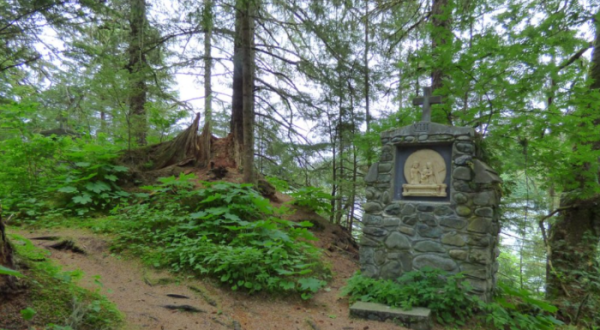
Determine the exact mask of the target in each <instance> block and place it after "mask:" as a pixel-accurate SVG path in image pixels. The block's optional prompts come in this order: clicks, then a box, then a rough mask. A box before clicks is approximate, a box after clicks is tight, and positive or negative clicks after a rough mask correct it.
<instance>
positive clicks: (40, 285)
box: [0, 235, 123, 330]
mask: <svg viewBox="0 0 600 330" xmlns="http://www.w3.org/2000/svg"><path fill="white" fill-rule="evenodd" d="M9 238H10V241H11V243H12V244H13V246H14V247H15V250H16V257H17V260H18V263H19V265H20V268H21V271H22V273H23V274H24V275H25V277H24V278H23V279H22V281H23V287H25V288H26V289H25V290H24V292H22V293H20V294H19V295H17V296H15V297H10V299H8V300H6V301H4V300H3V301H0V311H3V312H10V314H8V313H7V314H4V313H3V315H11V317H8V318H5V317H2V318H0V329H25V328H33V327H40V328H48V329H64V330H66V329H78V330H79V329H81V330H88V329H89V330H100V329H120V328H121V327H122V325H123V316H122V314H121V313H120V312H119V311H118V310H117V309H116V307H115V306H114V305H113V304H112V303H111V302H110V301H108V300H107V299H106V298H105V297H103V296H101V295H100V294H98V293H97V292H91V291H89V290H86V289H83V288H80V287H78V286H77V285H76V281H77V280H78V279H79V278H81V276H82V275H83V273H82V272H81V271H73V272H63V271H61V270H60V268H59V267H58V266H56V265H55V264H54V263H52V262H51V261H50V260H49V259H48V256H49V252H48V251H46V250H43V249H39V248H37V247H35V246H34V245H33V244H32V243H31V241H29V240H28V239H26V238H24V237H21V236H19V235H9ZM27 307H29V308H30V309H32V310H33V311H35V314H34V315H33V317H32V318H31V319H30V320H24V319H23V317H21V315H20V314H21V313H20V311H21V310H22V309H25V308H27Z"/></svg>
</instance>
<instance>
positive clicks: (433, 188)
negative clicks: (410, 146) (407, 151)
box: [402, 149, 447, 197]
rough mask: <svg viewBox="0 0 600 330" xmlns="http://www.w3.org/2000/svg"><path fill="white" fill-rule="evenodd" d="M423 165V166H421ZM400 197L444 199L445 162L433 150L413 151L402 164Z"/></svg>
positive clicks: (445, 194)
mask: <svg viewBox="0 0 600 330" xmlns="http://www.w3.org/2000/svg"><path fill="white" fill-rule="evenodd" d="M422 164H424V165H422ZM404 177H405V179H406V182H408V183H405V184H403V185H402V196H424V197H446V196H447V193H446V185H445V184H444V179H445V178H446V162H444V159H443V158H442V156H441V155H440V154H439V153H437V152H436V151H434V150H431V149H422V150H419V151H415V152H414V153H412V154H411V155H410V156H408V158H407V159H406V163H405V164H404Z"/></svg>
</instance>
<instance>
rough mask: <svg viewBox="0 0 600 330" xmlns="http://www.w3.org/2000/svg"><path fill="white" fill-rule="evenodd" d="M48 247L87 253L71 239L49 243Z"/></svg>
mask: <svg viewBox="0 0 600 330" xmlns="http://www.w3.org/2000/svg"><path fill="white" fill-rule="evenodd" d="M48 247H50V248H53V249H55V250H61V251H65V250H68V251H71V252H74V253H80V254H85V251H84V250H83V249H82V248H80V247H78V246H77V245H76V244H75V242H73V241H72V240H70V239H66V240H62V241H60V242H58V243H56V244H52V245H49V246H48Z"/></svg>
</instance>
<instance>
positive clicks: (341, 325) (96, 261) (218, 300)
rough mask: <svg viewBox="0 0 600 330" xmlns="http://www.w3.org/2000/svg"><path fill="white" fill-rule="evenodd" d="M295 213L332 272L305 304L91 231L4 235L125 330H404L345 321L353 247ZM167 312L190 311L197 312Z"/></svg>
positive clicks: (314, 218) (277, 202)
mask: <svg viewBox="0 0 600 330" xmlns="http://www.w3.org/2000/svg"><path fill="white" fill-rule="evenodd" d="M185 172H186V173H187V172H195V173H194V174H196V176H197V178H198V179H199V180H211V178H210V176H209V175H208V174H207V173H206V172H205V171H185ZM223 180H224V181H229V182H241V175H239V174H237V173H235V172H233V171H231V172H229V173H228V174H227V175H226V177H225V178H224V179H223ZM271 201H272V204H273V205H274V206H275V207H279V206H281V205H283V204H284V203H287V202H290V201H291V197H289V196H287V195H284V194H281V193H279V192H277V193H276V195H275V196H274V197H273V198H271ZM294 208H295V210H294V212H293V213H292V214H291V215H289V216H287V217H286V218H287V219H288V220H291V221H305V220H308V221H310V222H312V223H313V224H314V226H313V227H312V228H311V231H312V232H313V234H314V235H315V236H316V237H317V238H318V239H319V240H318V241H316V242H315V243H314V244H315V245H316V246H317V247H319V248H321V249H322V250H323V256H322V258H323V261H324V263H325V264H328V265H329V267H330V269H331V272H332V279H331V281H330V282H329V284H328V286H327V288H326V289H325V290H321V291H320V292H318V293H316V294H315V295H314V297H313V298H311V299H309V300H306V301H305V300H302V299H301V298H300V297H298V295H290V296H284V295H268V294H266V293H258V294H248V293H245V292H239V291H232V290H230V289H228V288H224V287H222V286H220V285H219V283H218V281H216V280H214V279H211V278H199V277H197V276H193V275H187V274H181V273H179V274H175V273H171V272H168V271H166V270H158V269H154V268H152V267H149V266H148V265H144V264H142V262H141V261H140V259H139V258H137V256H131V255H128V254H127V252H126V251H125V252H124V253H123V254H115V253H112V252H111V250H110V245H111V239H112V237H111V236H110V235H107V234H98V233H94V232H92V231H91V230H89V229H81V228H61V227H60V224H58V226H56V225H54V224H53V225H52V228H49V229H44V228H39V226H40V225H41V226H43V224H36V227H9V233H13V234H17V235H21V236H23V237H25V238H28V239H30V240H31V241H32V242H33V244H34V245H36V246H38V247H40V248H43V249H46V250H48V251H50V253H51V254H50V258H51V259H53V260H55V261H56V263H58V264H59V265H60V266H61V267H62V268H63V270H65V271H72V270H77V269H80V270H81V271H83V272H84V276H83V278H82V279H81V280H80V281H79V283H78V284H79V285H80V286H82V287H84V288H86V289H89V290H92V291H95V290H99V293H100V294H102V295H104V296H106V298H108V299H109V300H110V301H112V302H113V303H114V304H115V305H116V307H117V308H118V309H119V310H120V311H121V312H122V313H123V314H124V316H125V325H124V329H125V330H142V329H143V330H184V329H185V330H187V329H189V330H196V329H198V330H200V329H202V330H205V329H206V330H208V329H233V330H241V329H243V330H271V329H272V330H275V329H277V330H279V329H298V330H334V329H335V330H392V329H393V330H405V329H406V328H404V327H401V326H399V325H398V324H395V323H392V322H378V321H369V320H363V319H356V318H351V317H350V316H349V307H350V306H349V301H348V298H342V297H340V292H341V289H342V288H343V286H344V285H345V284H346V281H347V280H348V278H350V277H351V276H352V275H353V274H354V273H355V272H356V271H357V270H358V269H359V264H358V249H357V247H356V246H355V245H354V244H352V243H351V242H350V241H351V240H350V237H349V234H348V233H347V232H345V231H344V229H342V228H341V227H340V226H338V225H334V224H332V223H330V222H329V221H328V220H327V219H324V218H322V217H320V216H318V215H317V214H315V213H314V212H310V211H308V212H307V211H304V210H303V209H301V208H296V207H294ZM47 236H58V237H60V238H61V239H70V240H72V241H73V242H75V244H76V245H77V246H78V247H80V248H81V249H83V250H84V251H85V253H74V252H72V251H69V250H65V251H62V250H56V249H51V248H49V246H50V245H52V244H55V243H56V241H47V240H40V239H36V238H39V237H47ZM98 282H100V283H101V285H99V284H98ZM169 295H171V296H169ZM174 295H175V296H174ZM178 296H179V297H180V298H177V297H178ZM181 296H183V298H182V297H181ZM165 306H169V307H174V306H180V307H181V306H189V307H192V308H195V309H198V310H200V311H198V312H189V311H182V310H180V309H169V308H168V307H165ZM440 329H442V327H439V326H435V327H434V330H440ZM17 330H20V329H17Z"/></svg>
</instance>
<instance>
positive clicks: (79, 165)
mask: <svg viewBox="0 0 600 330" xmlns="http://www.w3.org/2000/svg"><path fill="white" fill-rule="evenodd" d="M90 165H92V164H91V163H88V162H78V163H75V166H77V167H90Z"/></svg>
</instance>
